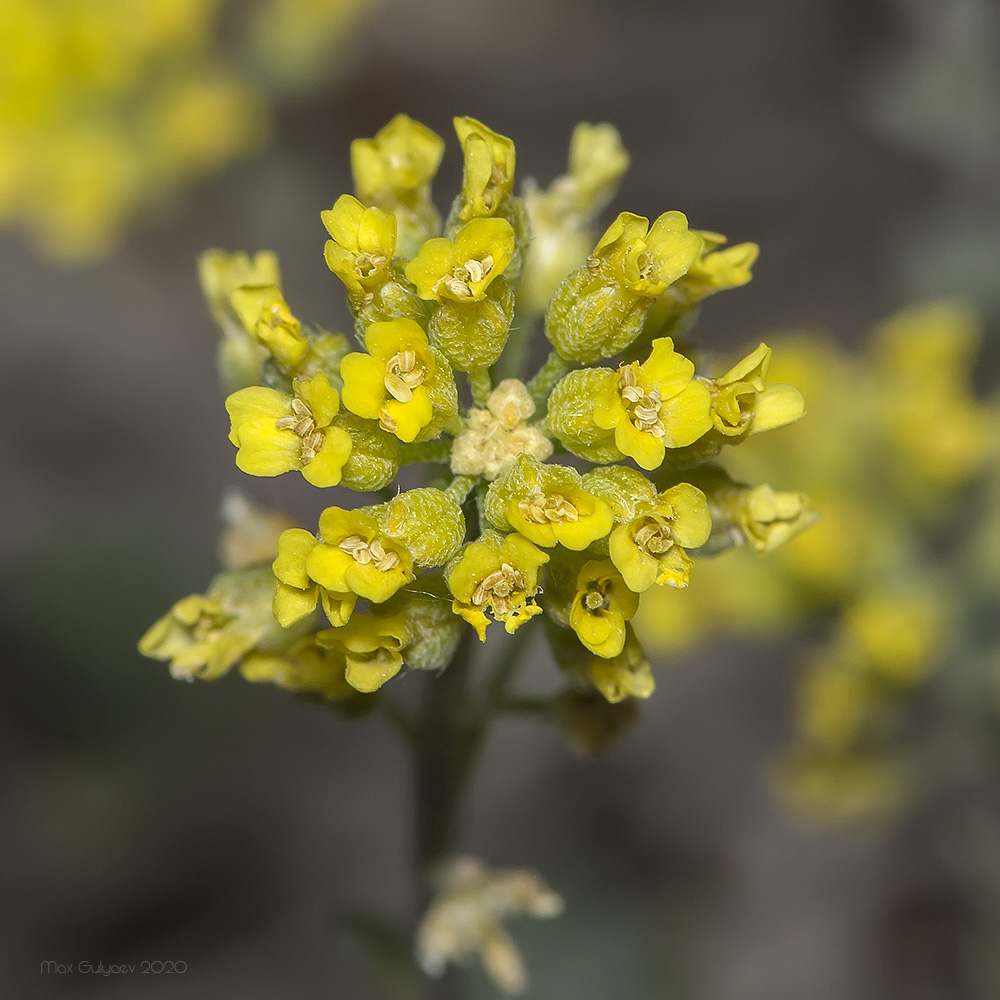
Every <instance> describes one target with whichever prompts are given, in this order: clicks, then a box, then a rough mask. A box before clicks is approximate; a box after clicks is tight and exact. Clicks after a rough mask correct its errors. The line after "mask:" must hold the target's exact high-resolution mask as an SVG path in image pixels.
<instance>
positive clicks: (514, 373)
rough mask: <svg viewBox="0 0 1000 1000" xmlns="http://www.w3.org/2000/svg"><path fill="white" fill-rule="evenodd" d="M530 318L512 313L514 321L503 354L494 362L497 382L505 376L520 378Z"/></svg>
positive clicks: (530, 322) (526, 348)
mask: <svg viewBox="0 0 1000 1000" xmlns="http://www.w3.org/2000/svg"><path fill="white" fill-rule="evenodd" d="M531 324H532V321H531V318H530V317H528V316H522V315H520V314H517V313H515V314H514V323H513V325H512V326H511V328H510V333H509V335H508V336H507V343H506V345H505V346H504V349H503V354H501V355H500V360H499V361H498V362H497V363H496V365H495V367H494V371H495V372H496V378H497V382H502V381H503V380H504V379H507V378H517V379H519V378H521V375H522V373H523V369H524V356H525V354H526V353H527V350H528V334H530V333H531Z"/></svg>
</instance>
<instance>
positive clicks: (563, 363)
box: [528, 351, 577, 405]
mask: <svg viewBox="0 0 1000 1000" xmlns="http://www.w3.org/2000/svg"><path fill="white" fill-rule="evenodd" d="M576 367H577V365H576V363H575V362H573V361H567V360H566V359H565V358H563V357H560V356H559V354H558V352H557V351H552V352H551V353H550V354H549V356H548V358H547V359H546V361H545V364H544V365H542V367H541V368H540V369H539V370H538V374H537V375H536V376H535V377H534V378H533V379H532V380H531V381H530V382H529V383H528V391H529V392H530V393H531V398H532V399H533V400H534V401H535V404H536V405H540V404H541V403H542V402H543V401H544V400H546V399H548V396H549V393H550V392H551V391H552V390H553V389H554V388H555V385H556V382H558V381H559V379H561V378H562V377H563V376H564V375H566V374H567V373H569V372H570V371H572V370H573V369H574V368H576Z"/></svg>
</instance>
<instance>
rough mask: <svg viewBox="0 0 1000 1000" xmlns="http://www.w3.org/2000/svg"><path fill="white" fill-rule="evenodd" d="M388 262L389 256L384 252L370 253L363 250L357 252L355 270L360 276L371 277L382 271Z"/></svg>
mask: <svg viewBox="0 0 1000 1000" xmlns="http://www.w3.org/2000/svg"><path fill="white" fill-rule="evenodd" d="M388 263H389V261H388V258H386V257H384V256H383V255H382V254H370V253H365V252H364V251H362V252H361V253H358V254H355V257H354V272H355V274H357V276H358V277H359V278H370V277H371V276H372V275H373V274H375V273H376V272H377V271H381V270H382V268H384V267H385V265H386V264H388Z"/></svg>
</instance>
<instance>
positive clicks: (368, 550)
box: [337, 535, 399, 573]
mask: <svg viewBox="0 0 1000 1000" xmlns="http://www.w3.org/2000/svg"><path fill="white" fill-rule="evenodd" d="M337 547H338V548H339V549H340V551H341V552H346V553H347V554H348V555H349V556H350V557H351V558H352V559H353V560H354V561H355V562H356V563H359V564H360V565H362V566H367V565H369V563H374V564H375V568H376V569H377V570H379V571H380V572H382V573H388V572H389V570H391V569H395V568H396V567H397V566H398V565H399V556H398V555H397V554H396V553H395V552H387V551H386V550H385V547H384V546H383V545H382V543H381V542H380V541H379V540H378V539H377V538H373V539H372V540H371V541H370V542H367V541H365V540H364V539H363V538H362V537H361V536H360V535H348V536H347V538H345V539H343V541H341V542H340V544H339V545H338V546H337Z"/></svg>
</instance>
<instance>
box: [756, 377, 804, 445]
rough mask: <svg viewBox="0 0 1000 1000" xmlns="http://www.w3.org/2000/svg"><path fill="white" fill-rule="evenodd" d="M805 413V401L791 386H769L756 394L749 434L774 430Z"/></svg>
mask: <svg viewBox="0 0 1000 1000" xmlns="http://www.w3.org/2000/svg"><path fill="white" fill-rule="evenodd" d="M805 412H806V401H805V399H804V398H803V396H802V393H801V392H799V390H798V389H796V388H795V386H793V385H783V384H781V383H778V384H776V385H769V386H768V387H767V388H766V389H765V390H764V391H763V392H761V393H758V394H757V400H756V403H755V406H754V414H753V420H752V422H751V424H750V433H751V434H757V433H759V432H760V431H770V430H774V429H775V428H776V427H784V426H785V424H792V423H794V422H795V421H796V420H798V419H799V418H800V417H801V416H802V415H803V414H804V413H805Z"/></svg>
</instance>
